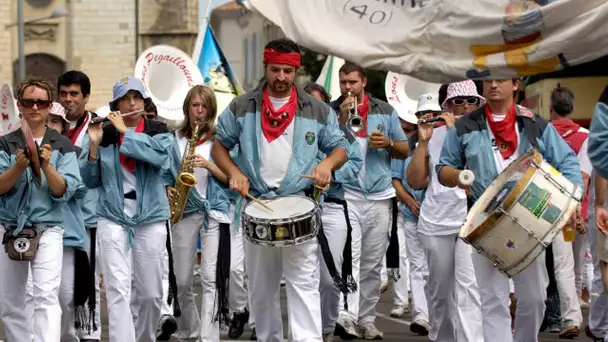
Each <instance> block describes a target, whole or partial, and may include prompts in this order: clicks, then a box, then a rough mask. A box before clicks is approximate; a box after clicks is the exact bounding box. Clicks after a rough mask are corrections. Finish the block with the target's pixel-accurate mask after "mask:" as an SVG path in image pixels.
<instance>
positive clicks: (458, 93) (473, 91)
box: [441, 80, 486, 109]
mask: <svg viewBox="0 0 608 342" xmlns="http://www.w3.org/2000/svg"><path fill="white" fill-rule="evenodd" d="M455 97H476V98H478V99H479V104H480V105H481V106H483V105H484V104H485V103H486V99H485V98H484V97H483V96H481V95H479V93H478V92H477V86H475V82H473V81H471V80H466V81H461V82H453V83H450V84H449V85H448V91H447V97H446V98H445V100H444V101H443V103H442V104H441V107H442V108H443V109H447V107H448V101H450V100H451V99H453V98H455Z"/></svg>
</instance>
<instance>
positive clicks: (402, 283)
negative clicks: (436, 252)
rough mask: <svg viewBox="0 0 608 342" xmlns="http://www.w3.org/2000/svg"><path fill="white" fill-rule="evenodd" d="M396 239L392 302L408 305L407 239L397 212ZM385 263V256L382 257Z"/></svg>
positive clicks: (399, 213)
mask: <svg viewBox="0 0 608 342" xmlns="http://www.w3.org/2000/svg"><path fill="white" fill-rule="evenodd" d="M397 239H398V240H399V274H400V277H399V279H398V280H397V281H396V282H394V283H393V304H394V305H405V306H407V305H409V303H410V299H409V288H410V262H409V260H408V257H407V245H408V243H409V242H408V241H407V240H406V238H405V221H404V220H403V214H402V213H401V212H398V213H397ZM384 263H385V264H386V258H384Z"/></svg>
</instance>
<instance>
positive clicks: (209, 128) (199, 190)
mask: <svg viewBox="0 0 608 342" xmlns="http://www.w3.org/2000/svg"><path fill="white" fill-rule="evenodd" d="M216 117H217V102H216V99H215V94H214V93H213V91H212V90H211V88H209V87H206V86H202V85H197V86H194V87H193V88H192V89H190V91H189V92H188V94H187V95H186V99H185V100H184V121H183V123H182V124H181V126H180V127H179V128H178V129H177V130H176V131H175V132H174V137H175V139H174V144H173V148H172V150H171V163H170V167H169V169H167V170H165V173H164V178H165V182H166V184H168V185H169V194H170V197H172V196H175V195H176V191H175V189H174V188H173V186H174V184H175V182H176V179H177V174H178V172H179V168H180V164H181V163H182V160H181V159H182V157H183V156H184V151H185V149H186V148H187V144H188V140H189V139H190V138H191V137H192V135H193V134H196V147H195V149H194V155H192V156H191V157H190V159H189V160H188V161H187V162H186V164H185V165H189V166H191V167H193V168H194V175H195V177H196V179H197V184H196V185H195V186H194V187H192V188H191V189H190V191H189V193H188V200H187V202H186V206H185V208H184V216H183V217H182V219H181V220H180V221H179V222H178V223H177V224H175V225H174V226H173V228H172V230H171V235H172V240H173V242H172V246H173V253H174V262H173V265H174V272H175V276H176V283H177V299H178V303H179V304H180V307H181V317H179V318H178V337H179V338H181V339H190V338H198V337H199V335H200V339H201V341H203V342H207V341H219V340H220V331H219V324H218V319H217V318H218V317H219V315H218V314H220V315H223V317H224V318H227V310H228V306H227V300H226V288H227V278H228V272H229V261H230V229H229V227H230V219H229V217H228V215H227V214H228V208H229V204H230V201H229V198H228V196H227V194H226V192H225V191H224V190H223V188H222V187H221V186H220V182H218V179H219V180H221V182H222V183H223V182H226V176H225V175H224V174H223V173H222V172H221V171H220V170H219V168H218V167H217V166H215V165H214V164H213V163H212V162H211V161H210V156H209V155H210V152H211V146H212V144H213V139H214V137H215V119H216ZM197 123H198V132H193V131H194V129H195V126H196V125H197ZM216 178H217V179H216ZM199 234H200V238H201V254H202V258H201V271H200V274H201V282H202V287H203V296H202V305H201V313H200V319H199V314H198V312H197V308H196V304H195V302H194V294H193V292H192V275H193V274H192V268H193V267H194V260H195V255H196V249H197V235H199ZM222 252H226V253H227V256H226V255H224V254H223V253H222ZM218 256H219V257H218ZM224 261H225V262H227V263H228V265H225V264H224V263H223V262H224ZM224 266H227V267H228V268H225V267H224Z"/></svg>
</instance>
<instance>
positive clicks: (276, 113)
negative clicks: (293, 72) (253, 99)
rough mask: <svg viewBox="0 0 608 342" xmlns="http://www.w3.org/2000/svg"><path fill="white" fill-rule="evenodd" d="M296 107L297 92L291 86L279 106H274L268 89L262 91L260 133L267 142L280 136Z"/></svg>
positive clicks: (294, 113) (292, 116)
mask: <svg viewBox="0 0 608 342" xmlns="http://www.w3.org/2000/svg"><path fill="white" fill-rule="evenodd" d="M297 109H298V92H297V90H296V87H295V86H293V87H292V88H291V96H290V97H289V100H288V101H287V103H285V104H284V105H283V106H282V107H281V108H278V109H276V108H274V106H273V105H272V102H271V101H270V96H269V95H268V90H266V89H264V91H263V92H262V133H264V137H265V138H266V140H267V141H268V142H272V141H273V140H275V139H276V138H278V137H280V136H281V134H283V132H285V130H286V129H287V126H289V124H291V122H292V121H293V118H294V117H295V116H296V110H297Z"/></svg>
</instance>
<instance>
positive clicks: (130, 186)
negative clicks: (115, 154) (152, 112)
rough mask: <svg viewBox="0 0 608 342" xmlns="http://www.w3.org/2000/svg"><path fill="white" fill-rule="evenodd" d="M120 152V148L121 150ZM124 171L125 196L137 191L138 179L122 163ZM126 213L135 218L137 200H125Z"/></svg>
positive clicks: (121, 166) (123, 187)
mask: <svg viewBox="0 0 608 342" xmlns="http://www.w3.org/2000/svg"><path fill="white" fill-rule="evenodd" d="M128 129H129V130H131V131H134V130H135V127H128ZM119 151H120V148H119ZM120 169H121V170H122V191H123V194H128V193H129V192H131V191H135V189H136V188H137V178H136V177H135V173H134V172H131V171H129V169H127V168H126V167H124V165H122V163H121V164H120ZM123 204H124V213H125V215H127V216H128V217H133V216H135V214H136V213H137V200H134V199H127V198H124V200H123Z"/></svg>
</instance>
